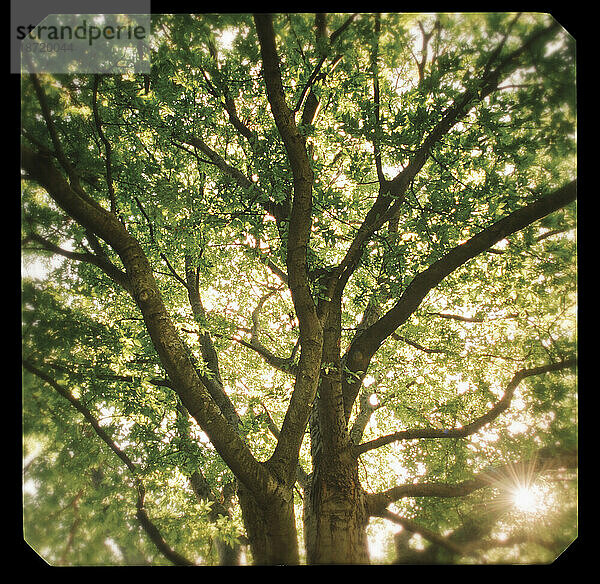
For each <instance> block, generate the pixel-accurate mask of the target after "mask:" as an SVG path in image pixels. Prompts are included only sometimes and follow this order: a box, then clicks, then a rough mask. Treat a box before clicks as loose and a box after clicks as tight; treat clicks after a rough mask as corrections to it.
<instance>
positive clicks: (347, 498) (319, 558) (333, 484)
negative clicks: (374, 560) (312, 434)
mask: <svg viewBox="0 0 600 584" xmlns="http://www.w3.org/2000/svg"><path fill="white" fill-rule="evenodd" d="M311 478H312V481H311V485H310V487H308V488H307V489H305V492H304V539H305V545H306V559H307V563H309V564H368V563H369V554H368V548H367V536H366V528H367V523H368V516H367V513H366V508H365V499H364V493H363V490H362V487H361V485H360V480H359V477H358V465H357V461H356V459H355V458H354V457H352V456H350V453H349V452H348V453H346V454H344V455H341V456H336V457H335V458H325V457H322V458H321V459H320V460H319V461H318V463H317V467H316V469H315V472H314V473H313V474H312V477H311Z"/></svg>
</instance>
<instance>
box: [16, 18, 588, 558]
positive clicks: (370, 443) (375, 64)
mask: <svg viewBox="0 0 600 584" xmlns="http://www.w3.org/2000/svg"><path fill="white" fill-rule="evenodd" d="M152 51H153V53H152V71H151V75H150V76H149V78H148V77H144V76H141V75H139V76H135V75H116V74H115V75H103V76H99V75H69V76H66V75H28V76H24V77H23V88H22V96H23V100H22V126H23V145H22V168H23V179H24V180H23V194H22V209H23V213H22V217H23V220H22V230H23V257H24V262H25V266H26V267H27V266H29V267H28V268H27V269H28V272H27V271H26V274H27V273H28V275H26V277H25V278H24V280H23V295H22V297H23V315H22V320H23V365H24V375H23V405H24V414H23V431H24V455H25V463H24V471H23V472H24V480H25V491H24V492H25V499H24V503H25V506H24V513H25V515H24V527H25V538H26V540H27V541H28V542H29V543H30V545H32V546H33V547H34V549H36V550H37V551H38V553H40V555H42V557H44V558H46V559H47V560H48V561H49V562H50V563H59V564H110V563H131V564H139V563H142V564H146V563H148V564H161V563H165V564H178V565H190V564H210V563H222V564H236V563H239V562H243V561H246V562H254V563H258V564H270V563H278V564H281V563H285V564H288V563H298V562H303V561H306V562H308V563H338V562H342V563H366V562H368V561H369V560H372V561H398V562H428V563H433V562H444V563H451V562H494V561H496V562H498V561H499V562H502V561H536V562H537V561H550V560H552V559H553V558H555V557H556V556H557V555H558V554H559V553H560V552H561V551H562V550H563V549H564V548H565V547H566V546H567V545H568V544H569V542H570V541H572V540H573V539H574V537H576V483H575V482H574V480H575V476H576V475H575V474H574V472H575V471H574V469H575V467H576V461H577V455H576V442H577V433H576V428H577V417H576V416H577V395H576V388H575V379H576V378H575V376H574V366H575V364H576V360H575V348H576V339H575V324H574V320H575V306H576V304H575V303H576V288H575V286H576V276H575V270H576V264H575V206H574V205H575V203H574V200H575V196H576V183H575V172H576V171H575V97H574V96H575V92H574V43H573V39H572V38H571V37H570V36H569V35H568V34H567V33H566V32H565V31H564V29H562V27H561V26H560V25H559V24H558V23H557V22H555V21H554V20H553V19H552V18H551V17H550V16H547V15H544V14H499V13H489V14H469V15H447V14H438V15H419V14H382V15H379V14H317V15H312V14H277V15H273V16H271V15H265V14H260V15H255V16H251V15H154V16H153V36H152ZM43 258H47V259H46V260H43ZM43 261H46V264H45V265H44V264H40V262H43ZM41 265H42V266H43V270H41V271H40V269H39V267H40V266H41ZM36 269H37V271H36ZM383 523H385V525H388V526H393V533H395V534H396V535H395V537H392V536H391V532H390V531H389V530H388V531H387V533H388V537H387V540H386V544H385V546H379V547H374V543H373V542H375V541H376V539H377V537H379V531H378V530H380V528H381V526H382V525H383ZM541 525H543V526H545V527H548V526H551V529H548V530H546V531H542V530H540V526H541ZM541 533H543V534H544V535H542V536H540V534H541ZM369 541H370V542H371V545H369ZM301 543H302V544H303V545H300V544H301ZM386 546H387V547H386Z"/></svg>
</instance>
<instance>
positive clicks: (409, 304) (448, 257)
mask: <svg viewBox="0 0 600 584" xmlns="http://www.w3.org/2000/svg"><path fill="white" fill-rule="evenodd" d="M576 194H577V181H572V182H570V183H568V184H567V185H565V186H564V187H562V188H560V189H558V190H556V191H554V192H553V193H551V194H549V195H546V196H545V197H542V198H540V199H538V200H537V201H535V202H534V203H530V204H529V205H526V206H525V207H522V208H521V209H518V210H517V211H514V212H513V213H511V214H510V215H508V216H506V217H504V218H503V219H501V220H499V221H497V222H496V223H494V224H493V225H491V226H490V227H488V228H487V229H484V230H483V231H481V232H480V233H478V234H477V235H475V236H473V237H472V238H471V239H469V240H468V241H466V242H465V243H463V244H461V245H458V246H457V247H455V248H453V249H452V250H450V251H449V252H448V253H446V254H445V255H444V256H443V257H442V258H440V259H439V260H438V261H436V262H434V263H433V264H432V265H431V266H429V268H427V269H426V270H424V271H423V272H421V273H419V274H417V275H416V276H415V278H414V279H413V280H412V282H411V283H410V284H409V285H408V286H407V288H406V289H405V291H404V293H403V294H402V296H401V297H400V299H399V300H398V302H397V303H396V304H395V305H394V306H393V307H392V308H391V309H390V310H389V311H388V312H387V313H386V314H384V315H383V316H382V317H381V318H379V319H378V320H376V321H375V322H374V323H373V324H372V325H371V326H369V327H368V328H366V329H365V330H364V331H362V332H361V333H360V334H359V335H357V337H356V339H355V340H354V342H353V343H352V345H351V346H350V349H349V351H348V355H347V358H346V365H347V367H348V368H349V369H350V370H351V371H366V369H367V367H368V364H369V362H370V360H371V358H372V356H373V355H374V354H375V353H376V351H377V350H378V349H379V347H380V346H381V344H382V343H383V341H384V340H385V339H387V338H388V337H389V336H390V335H392V334H393V333H394V331H395V330H396V329H397V328H398V327H399V326H400V325H402V324H403V323H405V322H406V321H407V320H408V318H409V317H410V316H411V315H412V314H413V313H414V311H415V310H416V309H417V308H418V307H419V305H420V304H421V302H422V301H423V299H424V298H425V297H426V296H427V294H428V293H429V292H430V291H431V290H432V289H433V288H435V287H436V286H437V285H438V284H439V283H440V282H441V281H442V280H443V279H444V278H446V277H447V276H448V275H450V274H451V273H452V272H454V271H455V270H457V269H458V268H460V267H461V266H463V265H464V264H466V263H467V262H468V261H469V260H471V259H473V258H474V257H476V256H477V255H479V254H480V253H482V252H484V251H485V250H487V249H489V248H490V247H491V246H493V245H494V244H495V243H497V242H498V241H500V240H502V239H504V238H505V237H507V236H508V235H510V234H512V233H515V232H517V231H520V230H521V229H523V228H525V227H526V226H527V225H530V224H531V223H534V222H535V221H537V220H538V219H541V218H542V217H545V216H546V215H549V214H550V213H553V212H554V211H556V210H558V209H560V208H562V207H564V206H566V205H568V204H569V203H571V202H572V201H574V200H575V198H576ZM349 391H356V392H357V391H358V387H349ZM355 397H356V394H354V397H353V398H352V399H351V400H350V401H353V400H354V398H355Z"/></svg>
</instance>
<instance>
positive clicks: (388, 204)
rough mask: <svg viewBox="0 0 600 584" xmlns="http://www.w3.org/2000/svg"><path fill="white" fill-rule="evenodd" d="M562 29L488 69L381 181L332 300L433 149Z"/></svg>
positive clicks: (542, 33)
mask: <svg viewBox="0 0 600 584" xmlns="http://www.w3.org/2000/svg"><path fill="white" fill-rule="evenodd" d="M558 26H559V25H558V24H557V23H553V24H552V25H551V26H550V27H548V28H546V29H542V30H539V31H537V32H535V33H533V34H532V35H531V36H530V37H529V38H528V39H527V40H526V41H525V42H524V43H523V44H522V45H521V46H520V47H519V48H518V49H515V50H514V51H512V52H511V53H510V54H508V55H507V56H506V57H505V58H503V59H502V60H501V61H500V62H499V63H498V65H497V66H496V68H495V69H493V70H491V69H489V67H486V69H485V72H484V74H483V75H482V76H481V78H480V79H479V81H478V83H477V84H476V85H474V86H473V87H469V88H467V89H466V90H465V91H464V92H463V93H462V95H460V96H459V97H458V98H457V99H456V100H455V101H454V103H453V104H452V105H451V106H449V107H448V108H447V109H446V110H445V111H444V112H443V113H442V115H441V119H440V120H439V122H438V123H437V124H436V125H435V126H434V127H433V129H432V130H431V131H430V132H429V134H428V135H427V136H426V137H425V138H424V140H423V141H422V143H421V145H420V147H419V148H418V149H417V150H416V151H415V153H414V154H413V155H412V157H411V159H410V161H409V163H408V165H407V166H406V167H405V168H404V169H403V170H402V171H400V172H399V173H398V174H397V175H396V176H395V177H394V178H393V179H392V180H391V181H388V180H384V181H383V182H382V181H381V179H382V178H383V177H379V178H380V183H381V184H380V189H379V194H378V196H377V199H376V201H375V203H374V204H373V206H372V207H371V209H370V210H369V212H368V213H367V215H366V216H365V219H364V221H363V223H362V225H361V226H360V228H359V229H358V231H357V233H356V235H355V237H354V240H353V241H352V243H351V245H350V247H349V248H348V250H347V252H346V255H345V256H344V258H343V260H342V261H341V263H340V264H339V266H338V267H337V268H336V270H335V272H334V274H333V277H332V279H331V281H330V284H329V286H330V288H331V291H330V293H329V296H332V295H333V293H334V292H333V290H334V289H338V290H339V289H340V288H343V287H344V286H345V285H346V283H347V282H348V279H349V278H350V276H351V275H352V273H353V272H354V270H355V269H356V266H357V265H358V262H359V260H360V257H361V255H362V253H363V249H364V245H365V244H366V242H367V241H369V239H370V238H371V237H372V235H373V234H374V233H375V232H376V231H377V230H378V229H380V228H381V227H382V226H383V225H384V224H385V223H386V222H387V221H389V220H390V219H392V218H393V217H394V216H395V215H396V214H397V213H398V212H399V210H400V208H401V205H402V203H403V202H404V198H405V195H406V191H407V189H408V187H409V185H410V183H411V181H412V180H413V179H414V178H415V177H416V176H417V174H418V173H419V171H420V170H421V169H422V168H423V166H424V165H425V163H426V162H427V160H428V159H429V157H430V156H431V151H432V149H433V147H434V146H435V145H436V144H437V143H438V142H439V140H440V139H441V138H443V137H444V136H445V135H446V134H447V133H448V132H449V131H450V130H451V129H452V128H453V127H454V126H455V124H456V123H458V122H459V121H460V120H461V119H462V118H464V116H465V115H466V114H467V113H468V112H469V110H470V109H471V108H472V107H473V106H474V105H475V104H476V103H478V102H480V101H481V100H483V99H484V98H485V97H487V96H488V95H490V94H491V93H492V92H493V91H495V90H496V89H497V87H498V84H499V82H500V80H501V77H502V76H503V75H508V74H509V73H511V72H512V71H514V70H515V69H516V68H517V66H518V64H519V60H520V58H521V56H522V55H523V53H525V52H526V51H528V50H529V49H530V48H531V47H532V46H533V45H535V44H536V43H538V42H540V41H543V40H545V39H546V38H547V37H549V36H550V35H552V34H553V33H554V32H555V31H556V30H557V29H558ZM503 45H504V40H503V41H502V43H501V47H502V46H503ZM501 47H500V48H501ZM496 56H497V51H495V52H494V53H493V57H494V59H495V58H496ZM490 63H491V61H490V62H488V65H489V64H490Z"/></svg>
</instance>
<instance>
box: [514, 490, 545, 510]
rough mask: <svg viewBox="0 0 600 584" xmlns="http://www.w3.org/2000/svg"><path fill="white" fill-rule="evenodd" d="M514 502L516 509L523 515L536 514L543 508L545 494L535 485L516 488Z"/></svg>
mask: <svg viewBox="0 0 600 584" xmlns="http://www.w3.org/2000/svg"><path fill="white" fill-rule="evenodd" d="M512 500H513V503H514V505H515V508H516V509H517V510H518V511H521V512H523V513H536V512H537V511H538V510H539V509H540V508H541V507H543V494H542V493H541V491H540V489H539V487H536V486H533V485H525V486H520V487H518V488H516V489H515V491H514V493H513V496H512Z"/></svg>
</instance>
